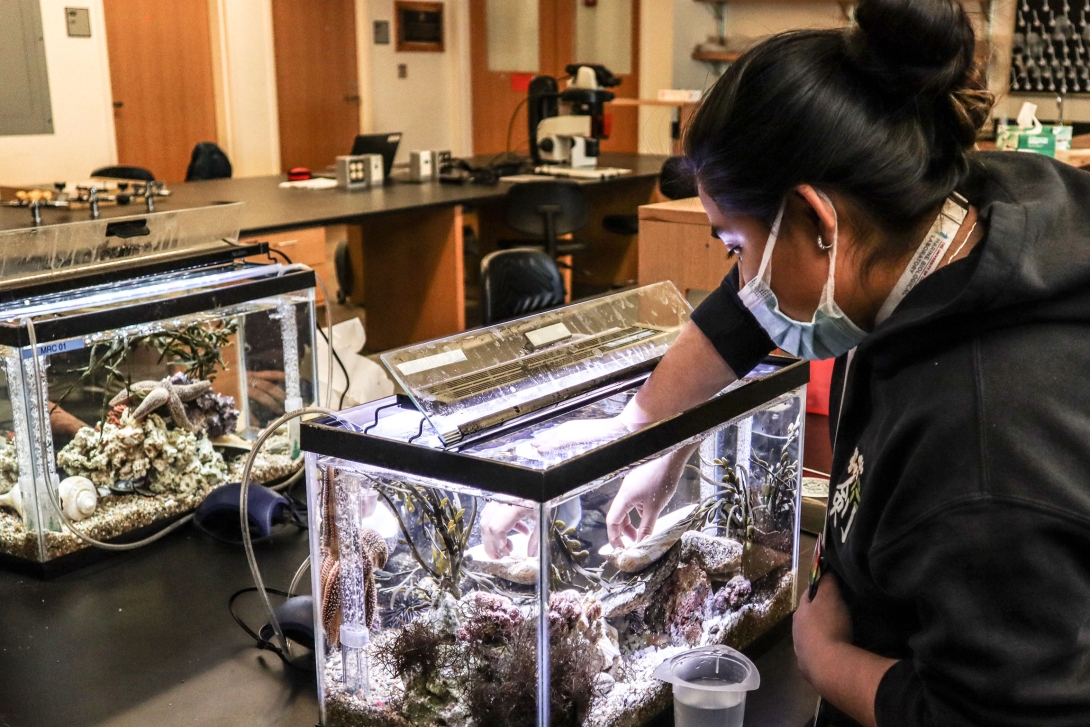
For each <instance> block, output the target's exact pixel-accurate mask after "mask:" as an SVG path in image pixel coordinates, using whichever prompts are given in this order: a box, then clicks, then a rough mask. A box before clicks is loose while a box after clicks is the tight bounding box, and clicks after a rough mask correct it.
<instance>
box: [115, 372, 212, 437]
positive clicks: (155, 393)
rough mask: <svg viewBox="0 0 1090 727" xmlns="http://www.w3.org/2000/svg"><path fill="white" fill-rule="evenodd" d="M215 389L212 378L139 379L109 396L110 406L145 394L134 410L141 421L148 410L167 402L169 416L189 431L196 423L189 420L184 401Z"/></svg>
mask: <svg viewBox="0 0 1090 727" xmlns="http://www.w3.org/2000/svg"><path fill="white" fill-rule="evenodd" d="M210 391H212V382H211V381H197V382H194V383H191V384H175V383H173V382H172V380H171V379H169V378H167V379H163V380H162V381H138V382H136V383H135V384H130V385H129V386H128V387H127V388H125V389H122V390H121V393H119V394H118V395H117V396H115V397H114V398H112V399H110V406H117V405H118V404H128V405H129V406H130V407H131V406H132V403H133V397H134V395H136V396H139V397H141V398H142V400H141V402H140V405H139V406H137V407H136V409H135V410H134V411H133V413H132V417H133V419H134V420H136V421H137V422H142V421H144V419H146V418H147V417H148V415H149V414H151V413H152V412H154V411H155V410H156V409H159V408H160V407H163V406H166V407H168V409H169V410H170V417H171V419H173V420H174V423H175V424H176V425H177V426H179V427H181V428H182V429H185V430H186V431H190V432H195V431H197V427H196V426H195V425H194V424H193V423H192V422H191V421H189V417H188V416H187V415H186V411H185V404H186V403H188V402H191V401H194V400H196V399H197V397H199V396H201V395H202V394H207V393H208V392H210Z"/></svg>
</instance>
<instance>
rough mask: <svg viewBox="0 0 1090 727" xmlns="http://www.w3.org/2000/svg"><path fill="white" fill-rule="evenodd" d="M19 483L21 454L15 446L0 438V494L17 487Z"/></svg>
mask: <svg viewBox="0 0 1090 727" xmlns="http://www.w3.org/2000/svg"><path fill="white" fill-rule="evenodd" d="M18 482H19V453H18V450H16V449H15V444H14V443H13V442H11V441H9V440H8V439H7V438H0V494H3V493H5V492H7V491H8V490H10V489H11V488H13V487H15V485H16V484H18Z"/></svg>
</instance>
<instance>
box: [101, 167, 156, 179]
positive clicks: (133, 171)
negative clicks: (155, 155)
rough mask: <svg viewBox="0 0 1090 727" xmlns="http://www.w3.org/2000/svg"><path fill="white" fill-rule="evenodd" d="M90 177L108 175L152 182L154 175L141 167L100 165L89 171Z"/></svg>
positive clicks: (114, 177)
mask: <svg viewBox="0 0 1090 727" xmlns="http://www.w3.org/2000/svg"><path fill="white" fill-rule="evenodd" d="M91 176H92V177H110V178H111V179H134V180H136V181H138V182H154V181H155V175H154V174H152V173H151V171H149V170H147V169H144V168H143V167H128V166H117V167H100V168H99V169H96V170H95V171H93V172H91Z"/></svg>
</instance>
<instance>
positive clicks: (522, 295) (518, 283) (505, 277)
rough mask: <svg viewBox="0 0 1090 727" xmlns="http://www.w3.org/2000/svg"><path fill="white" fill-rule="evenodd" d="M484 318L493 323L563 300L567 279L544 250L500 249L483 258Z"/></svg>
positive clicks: (485, 321) (487, 322)
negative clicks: (565, 280)
mask: <svg viewBox="0 0 1090 727" xmlns="http://www.w3.org/2000/svg"><path fill="white" fill-rule="evenodd" d="M481 287H482V298H483V301H482V303H483V304H482V306H481V307H482V317H483V319H484V324H485V325H486V326H487V325H491V324H493V323H497V322H499V321H505V320H508V319H510V318H518V317H519V316H524V315H528V314H530V313H536V312H537V311H541V310H545V309H546V308H554V307H556V306H558V305H563V303H564V278H563V277H562V276H561V275H560V269H559V268H558V267H557V266H556V262H555V261H554V260H553V259H552V258H551V257H550V256H549V255H548V254H546V253H544V252H542V251H541V250H536V249H534V248H527V247H515V248H511V249H510V250H497V251H495V252H492V253H489V254H488V255H485V256H484V259H483V260H481Z"/></svg>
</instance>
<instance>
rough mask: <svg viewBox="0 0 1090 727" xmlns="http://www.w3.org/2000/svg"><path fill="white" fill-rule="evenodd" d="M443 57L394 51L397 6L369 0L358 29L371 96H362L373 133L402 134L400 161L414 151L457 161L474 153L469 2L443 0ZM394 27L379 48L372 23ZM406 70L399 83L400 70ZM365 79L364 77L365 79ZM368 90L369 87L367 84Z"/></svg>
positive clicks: (440, 54)
mask: <svg viewBox="0 0 1090 727" xmlns="http://www.w3.org/2000/svg"><path fill="white" fill-rule="evenodd" d="M444 2H445V5H446V9H445V13H444V22H445V24H446V29H445V34H446V35H445V38H444V51H443V52H442V53H419V52H413V53H409V52H403V53H398V52H396V51H395V48H396V45H395V44H396V38H395V37H394V35H395V32H396V31H395V27H394V3H393V0H368V5H367V10H368V18H367V23H366V24H365V25H362V27H360V28H358V32H359V33H360V34H361V38H362V40H363V43H364V44H366V46H367V48H366V54H367V56H368V59H367V61H366V64H367V66H368V67H369V70H370V75H371V81H370V89H371V93H370V94H367V93H366V92H365V93H364V104H365V105H368V106H369V107H370V109H369V111H368V112H366V113H365V114H364V116H365V117H369V119H370V130H372V131H374V132H377V133H382V132H388V131H400V132H402V133H403V136H402V139H401V146H400V148H399V149H398V161H400V162H404V161H408V158H409V152H410V151H412V150H414V149H436V150H443V149H450V150H451V151H453V152H454V155H455V156H464V155H468V154H470V153H471V152H472V146H473V142H472V138H473V137H472V122H471V119H472V111H471V106H470V101H471V98H470V95H469V94H470V70H469V2H468V0H444ZM375 20H388V21H390V36H391V37H390V44H389V45H375V44H374V42H373V32H372V22H373V21H375ZM401 63H404V64H405V66H406V69H407V74H406V77H405V78H398V77H397V67H398V64H401ZM364 77H365V76H361V78H364ZM363 87H364V89H365V90H366V88H367V85H366V83H364V84H363Z"/></svg>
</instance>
